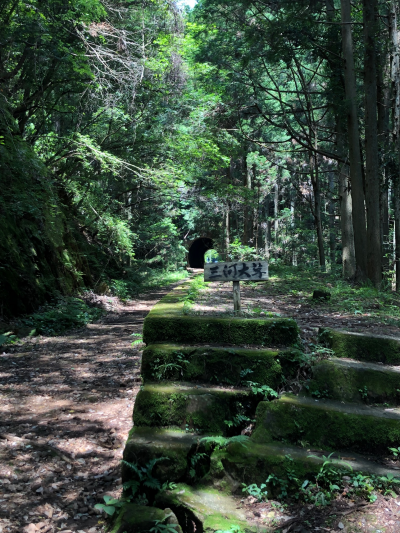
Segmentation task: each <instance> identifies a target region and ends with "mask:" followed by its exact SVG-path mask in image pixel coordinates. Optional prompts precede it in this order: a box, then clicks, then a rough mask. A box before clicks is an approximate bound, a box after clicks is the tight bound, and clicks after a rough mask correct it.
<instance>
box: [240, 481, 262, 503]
mask: <svg viewBox="0 0 400 533" xmlns="http://www.w3.org/2000/svg"><path fill="white" fill-rule="evenodd" d="M266 486H267V485H266V484H265V483H261V485H260V486H258V485H257V484H256V483H252V484H251V485H246V483H242V492H246V493H247V494H248V495H249V496H253V498H257V500H258V501H259V502H262V501H267V499H268V498H267V496H268V491H267V490H264V489H265V488H266Z"/></svg>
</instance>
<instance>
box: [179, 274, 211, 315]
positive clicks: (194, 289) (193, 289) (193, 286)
mask: <svg viewBox="0 0 400 533" xmlns="http://www.w3.org/2000/svg"><path fill="white" fill-rule="evenodd" d="M206 288H207V284H206V283H205V281H204V280H203V277H202V276H196V277H195V278H194V280H193V281H192V282H191V283H190V285H189V288H188V290H187V292H186V294H185V296H184V297H183V301H184V306H183V313H184V314H188V312H189V309H190V307H191V306H192V305H193V304H194V303H195V302H196V300H197V298H198V296H199V294H200V291H201V290H202V289H206Z"/></svg>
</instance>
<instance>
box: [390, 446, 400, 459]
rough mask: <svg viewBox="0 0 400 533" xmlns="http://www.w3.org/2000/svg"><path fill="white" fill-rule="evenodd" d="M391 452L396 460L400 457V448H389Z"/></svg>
mask: <svg viewBox="0 0 400 533" xmlns="http://www.w3.org/2000/svg"><path fill="white" fill-rule="evenodd" d="M389 450H390V451H391V452H392V454H393V456H394V457H395V458H396V459H397V457H398V456H399V455H400V446H399V447H398V448H389Z"/></svg>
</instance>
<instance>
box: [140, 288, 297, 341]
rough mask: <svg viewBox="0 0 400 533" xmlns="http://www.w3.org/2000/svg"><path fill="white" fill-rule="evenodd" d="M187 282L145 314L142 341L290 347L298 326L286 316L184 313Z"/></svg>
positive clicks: (295, 338)
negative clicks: (217, 315)
mask: <svg viewBox="0 0 400 533" xmlns="http://www.w3.org/2000/svg"><path fill="white" fill-rule="evenodd" d="M186 294H187V285H180V286H179V287H177V288H176V289H174V290H173V291H172V292H170V293H168V294H167V295H166V296H164V298H162V299H161V300H160V301H159V302H158V303H157V304H156V305H155V306H154V307H153V309H152V310H151V311H150V313H149V314H148V315H147V317H146V319H145V321H144V326H143V342H145V343H146V344H147V345H149V344H154V343H166V342H167V343H178V344H179V343H182V344H202V343H205V344H220V345H224V344H226V345H236V346H245V345H259V346H291V345H293V344H295V343H296V341H297V340H298V335H299V329H298V326H297V324H296V322H295V321H294V320H293V319H290V318H260V319H255V318H249V319H247V318H232V317H226V318H217V317H206V316H201V317H199V316H188V315H185V314H184V304H185V296H186Z"/></svg>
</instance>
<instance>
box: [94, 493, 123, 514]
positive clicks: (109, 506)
mask: <svg viewBox="0 0 400 533" xmlns="http://www.w3.org/2000/svg"><path fill="white" fill-rule="evenodd" d="M103 499H104V502H105V503H96V505H95V506H94V508H95V509H99V510H100V511H104V512H105V513H106V514H107V515H108V516H113V515H114V514H115V511H116V510H117V509H120V508H121V507H123V506H124V505H125V504H126V501H124V500H116V499H115V498H112V497H111V496H108V495H107V494H106V495H105V496H103Z"/></svg>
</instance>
